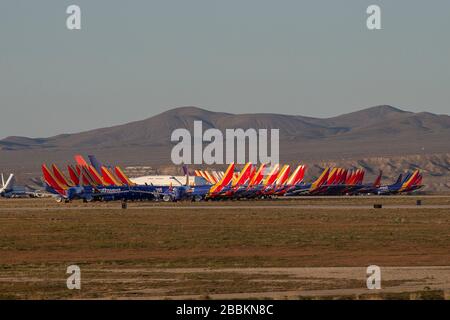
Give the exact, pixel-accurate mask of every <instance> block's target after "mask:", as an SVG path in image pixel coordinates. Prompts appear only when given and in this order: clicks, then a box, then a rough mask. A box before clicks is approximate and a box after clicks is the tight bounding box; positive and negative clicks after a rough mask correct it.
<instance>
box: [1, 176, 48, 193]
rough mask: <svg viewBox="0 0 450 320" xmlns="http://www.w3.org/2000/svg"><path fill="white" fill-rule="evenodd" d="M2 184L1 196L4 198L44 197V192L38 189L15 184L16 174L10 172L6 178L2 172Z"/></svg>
mask: <svg viewBox="0 0 450 320" xmlns="http://www.w3.org/2000/svg"><path fill="white" fill-rule="evenodd" d="M1 179H2V185H1V187H0V197H4V198H35V197H42V196H44V194H42V193H41V192H39V191H38V190H34V189H31V188H30V187H27V186H19V185H16V184H15V178H14V174H12V173H11V174H10V175H9V177H8V178H7V179H6V180H5V177H4V176H3V173H2V174H1Z"/></svg>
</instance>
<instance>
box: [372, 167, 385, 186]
mask: <svg viewBox="0 0 450 320" xmlns="http://www.w3.org/2000/svg"><path fill="white" fill-rule="evenodd" d="M382 176H383V171H381V170H380V173H379V174H378V177H377V178H376V179H375V182H374V183H373V187H375V188H379V187H380V186H381V177H382Z"/></svg>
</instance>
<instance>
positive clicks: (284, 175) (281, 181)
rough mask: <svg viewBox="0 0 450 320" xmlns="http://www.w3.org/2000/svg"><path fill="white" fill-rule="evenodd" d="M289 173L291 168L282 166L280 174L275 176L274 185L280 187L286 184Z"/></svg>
mask: <svg viewBox="0 0 450 320" xmlns="http://www.w3.org/2000/svg"><path fill="white" fill-rule="evenodd" d="M290 171H291V166H290V165H284V166H283V167H282V168H281V170H280V173H279V174H278V176H277V179H276V180H275V184H276V185H282V184H284V183H285V182H286V180H287V179H289V173H290Z"/></svg>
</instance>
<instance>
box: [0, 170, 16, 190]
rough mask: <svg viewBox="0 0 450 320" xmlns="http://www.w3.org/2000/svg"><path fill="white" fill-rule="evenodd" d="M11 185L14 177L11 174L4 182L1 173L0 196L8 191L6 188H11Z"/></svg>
mask: <svg viewBox="0 0 450 320" xmlns="http://www.w3.org/2000/svg"><path fill="white" fill-rule="evenodd" d="M13 183H14V175H13V174H12V173H11V174H10V175H9V177H8V179H6V181H5V178H4V177H3V173H2V187H1V188H0V194H2V193H3V192H5V191H6V190H8V188H9V187H11V186H12V184H13Z"/></svg>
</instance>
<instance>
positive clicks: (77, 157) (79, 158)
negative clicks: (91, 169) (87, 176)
mask: <svg viewBox="0 0 450 320" xmlns="http://www.w3.org/2000/svg"><path fill="white" fill-rule="evenodd" d="M74 158H75V161H76V162H77V164H78V165H80V166H82V167H86V166H88V163H87V162H86V160H84V158H83V156H82V155H79V154H77V155H75V157H74Z"/></svg>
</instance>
